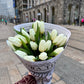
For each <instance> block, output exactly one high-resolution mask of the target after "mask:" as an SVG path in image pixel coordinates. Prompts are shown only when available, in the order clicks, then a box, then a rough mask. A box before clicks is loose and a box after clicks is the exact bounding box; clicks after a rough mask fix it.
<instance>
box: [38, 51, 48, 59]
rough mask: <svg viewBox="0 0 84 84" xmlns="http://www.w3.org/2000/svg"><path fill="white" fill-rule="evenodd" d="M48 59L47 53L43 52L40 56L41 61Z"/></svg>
mask: <svg viewBox="0 0 84 84" xmlns="http://www.w3.org/2000/svg"><path fill="white" fill-rule="evenodd" d="M47 58H48V56H47V53H46V52H42V53H41V54H40V55H39V59H40V60H46V59H47Z"/></svg>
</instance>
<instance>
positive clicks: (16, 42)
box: [8, 37, 22, 47]
mask: <svg viewBox="0 0 84 84" xmlns="http://www.w3.org/2000/svg"><path fill="white" fill-rule="evenodd" d="M8 40H9V41H10V42H11V43H12V44H13V45H15V46H17V47H21V45H22V42H21V40H20V39H18V38H15V37H9V38H8Z"/></svg>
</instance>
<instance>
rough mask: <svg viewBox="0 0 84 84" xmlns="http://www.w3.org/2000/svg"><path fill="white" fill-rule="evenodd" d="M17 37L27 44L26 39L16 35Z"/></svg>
mask: <svg viewBox="0 0 84 84" xmlns="http://www.w3.org/2000/svg"><path fill="white" fill-rule="evenodd" d="M15 37H16V38H18V39H21V40H22V41H23V42H24V43H25V44H27V40H26V38H25V37H24V36H22V35H16V36H15Z"/></svg>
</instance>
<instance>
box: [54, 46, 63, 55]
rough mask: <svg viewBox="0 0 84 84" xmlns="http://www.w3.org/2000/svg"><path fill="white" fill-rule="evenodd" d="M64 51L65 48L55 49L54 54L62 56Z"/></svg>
mask: <svg viewBox="0 0 84 84" xmlns="http://www.w3.org/2000/svg"><path fill="white" fill-rule="evenodd" d="M63 50H64V48H63V47H59V48H57V49H55V50H54V52H55V53H56V54H57V55H58V54H60V53H61V52H62V51H63Z"/></svg>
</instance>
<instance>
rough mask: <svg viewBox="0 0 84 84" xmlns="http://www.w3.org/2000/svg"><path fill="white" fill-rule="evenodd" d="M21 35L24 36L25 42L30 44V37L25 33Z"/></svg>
mask: <svg viewBox="0 0 84 84" xmlns="http://www.w3.org/2000/svg"><path fill="white" fill-rule="evenodd" d="M22 36H24V37H25V38H26V40H27V42H28V43H29V44H30V38H29V37H27V36H26V35H22Z"/></svg>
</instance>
